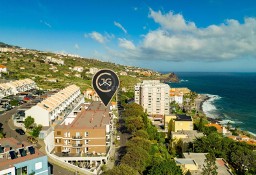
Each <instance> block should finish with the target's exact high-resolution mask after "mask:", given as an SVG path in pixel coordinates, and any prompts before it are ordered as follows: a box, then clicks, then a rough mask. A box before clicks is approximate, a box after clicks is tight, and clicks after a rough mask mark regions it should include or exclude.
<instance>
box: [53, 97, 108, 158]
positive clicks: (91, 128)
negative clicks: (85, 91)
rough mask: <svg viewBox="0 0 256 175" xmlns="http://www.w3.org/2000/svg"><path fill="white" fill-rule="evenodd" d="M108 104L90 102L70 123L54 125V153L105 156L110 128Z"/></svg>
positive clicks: (76, 155) (60, 154)
mask: <svg viewBox="0 0 256 175" xmlns="http://www.w3.org/2000/svg"><path fill="white" fill-rule="evenodd" d="M111 117H112V116H111V113H110V110H109V106H108V107H105V106H104V104H103V103H101V102H99V101H98V102H96V101H95V102H92V103H91V104H90V105H89V107H88V108H83V109H82V110H81V112H79V113H78V114H77V116H76V118H75V119H74V120H73V122H72V123H70V124H67V125H65V124H62V125H58V126H56V127H55V131H54V139H55V154H56V155H59V156H63V153H67V156H68V157H70V156H71V157H72V156H73V157H87V156H90V155H98V156H100V155H101V156H105V155H106V154H107V152H108V149H109V146H110V133H111V130H112V129H111V128H112V123H111Z"/></svg>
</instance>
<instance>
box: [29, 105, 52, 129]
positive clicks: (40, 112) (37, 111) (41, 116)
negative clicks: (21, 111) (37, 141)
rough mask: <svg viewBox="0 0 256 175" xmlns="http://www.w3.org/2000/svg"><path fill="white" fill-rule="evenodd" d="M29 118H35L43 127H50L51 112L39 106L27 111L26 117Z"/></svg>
mask: <svg viewBox="0 0 256 175" xmlns="http://www.w3.org/2000/svg"><path fill="white" fill-rule="evenodd" d="M28 116H31V117H33V118H34V119H35V123H36V124H40V125H42V126H50V124H49V122H50V119H49V112H48V111H47V110H45V109H42V108H41V107H39V106H37V105H36V106H33V107H31V108H30V109H28V110H26V111H25V117H28Z"/></svg>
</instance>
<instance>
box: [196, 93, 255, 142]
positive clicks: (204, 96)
mask: <svg viewBox="0 0 256 175" xmlns="http://www.w3.org/2000/svg"><path fill="white" fill-rule="evenodd" d="M198 95H199V99H200V109H199V110H200V112H202V113H203V114H204V115H205V116H206V119H207V120H208V121H209V122H210V123H217V124H219V125H221V126H224V127H226V126H227V124H226V123H222V122H221V121H223V120H222V119H219V118H212V117H209V116H207V114H206V112H205V111H204V110H203V104H204V103H205V102H207V101H208V100H210V99H211V97H210V96H209V95H207V94H198ZM231 126H232V124H231ZM232 128H233V126H232ZM233 129H234V128H233ZM243 132H247V133H248V134H249V135H250V137H251V138H254V139H256V134H255V133H252V132H250V131H248V130H243V129H241V133H243Z"/></svg>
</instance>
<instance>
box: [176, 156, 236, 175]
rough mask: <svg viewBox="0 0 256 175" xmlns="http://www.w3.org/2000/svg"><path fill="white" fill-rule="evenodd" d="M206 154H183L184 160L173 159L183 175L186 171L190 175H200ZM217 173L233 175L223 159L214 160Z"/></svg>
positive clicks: (204, 164)
mask: <svg viewBox="0 0 256 175" xmlns="http://www.w3.org/2000/svg"><path fill="white" fill-rule="evenodd" d="M206 154H207V153H183V156H184V158H175V162H176V164H177V165H178V166H180V167H181V169H182V171H183V174H186V173H187V172H188V171H190V173H191V174H192V175H201V174H202V172H203V168H204V167H205V166H206V162H205V160H206V157H205V156H206ZM216 166H217V173H218V174H220V175H233V173H232V172H231V169H230V167H229V166H228V163H227V162H226V161H225V159H223V158H216Z"/></svg>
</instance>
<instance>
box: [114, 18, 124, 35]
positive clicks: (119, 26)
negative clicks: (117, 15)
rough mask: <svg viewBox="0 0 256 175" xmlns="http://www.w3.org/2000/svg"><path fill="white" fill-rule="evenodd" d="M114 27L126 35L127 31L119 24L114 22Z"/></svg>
mask: <svg viewBox="0 0 256 175" xmlns="http://www.w3.org/2000/svg"><path fill="white" fill-rule="evenodd" d="M114 25H115V26H116V27H118V28H120V29H121V30H122V31H123V32H124V33H125V34H127V30H126V29H125V28H124V27H123V26H122V25H121V24H120V23H118V22H116V21H114Z"/></svg>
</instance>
